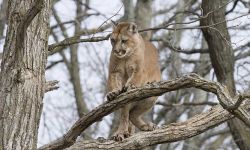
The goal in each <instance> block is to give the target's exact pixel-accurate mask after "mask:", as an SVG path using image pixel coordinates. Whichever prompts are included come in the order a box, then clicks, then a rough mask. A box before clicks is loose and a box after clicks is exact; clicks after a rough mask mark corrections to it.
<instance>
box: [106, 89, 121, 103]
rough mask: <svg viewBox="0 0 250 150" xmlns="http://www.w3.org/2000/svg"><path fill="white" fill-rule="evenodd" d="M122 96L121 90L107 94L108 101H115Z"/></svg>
mask: <svg viewBox="0 0 250 150" xmlns="http://www.w3.org/2000/svg"><path fill="white" fill-rule="evenodd" d="M120 94H121V91H120V90H115V91H112V92H109V93H108V94H107V100H108V101H112V100H114V99H115V98H116V97H117V96H118V95H120Z"/></svg>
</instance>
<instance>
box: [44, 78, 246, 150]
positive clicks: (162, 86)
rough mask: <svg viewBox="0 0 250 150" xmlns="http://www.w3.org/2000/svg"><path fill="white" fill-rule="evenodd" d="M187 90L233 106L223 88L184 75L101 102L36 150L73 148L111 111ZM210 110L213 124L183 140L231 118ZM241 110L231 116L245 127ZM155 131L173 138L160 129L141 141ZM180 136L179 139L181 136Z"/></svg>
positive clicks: (223, 111)
mask: <svg viewBox="0 0 250 150" xmlns="http://www.w3.org/2000/svg"><path fill="white" fill-rule="evenodd" d="M190 87H195V88H198V89H202V90H204V91H208V92H212V93H214V94H216V95H217V97H218V99H219V101H220V103H221V104H223V105H222V106H223V107H226V106H227V103H226V102H228V103H229V104H234V100H233V98H231V97H230V94H229V93H228V91H227V89H226V87H224V86H222V85H221V84H219V83H217V82H212V81H208V80H205V79H203V78H201V77H199V76H198V75H196V74H191V75H186V76H183V77H181V78H176V79H174V80H169V81H161V82H155V83H151V84H147V85H145V86H144V87H141V88H137V89H134V90H131V91H128V92H126V93H122V94H121V95H119V96H118V97H117V98H116V99H115V100H114V101H111V102H105V103H104V104H102V105H100V106H99V107H97V108H95V109H94V110H92V111H91V112H89V113H88V114H86V115H84V116H83V117H82V118H80V119H79V120H78V121H77V122H76V123H75V124H74V125H73V126H72V127H71V129H70V130H69V131H68V132H67V133H66V134H65V135H64V136H63V137H61V138H59V139H58V140H56V141H53V142H52V143H50V144H47V145H45V146H43V147H41V148H40V150H43V149H46V150H48V149H63V148H66V147H69V146H71V145H73V143H74V142H75V140H76V138H77V137H78V136H79V135H80V134H81V133H82V132H83V131H84V130H85V129H86V128H88V127H89V126H90V125H91V124H93V123H94V122H96V121H98V120H100V119H101V118H102V117H104V116H106V115H108V114H110V113H111V112H113V111H114V110H117V109H119V108H121V107H123V106H124V105H126V104H128V103H131V102H135V101H140V100H143V99H145V98H148V97H152V96H159V95H162V94H164V93H165V92H170V91H174V90H178V89H182V88H190ZM214 109H215V110H216V111H215V114H217V113H218V112H219V114H218V115H219V116H216V119H214V118H213V116H210V117H212V120H214V121H215V122H213V124H210V123H211V122H212V121H211V120H209V121H208V122H206V123H204V124H203V126H201V127H200V128H198V129H197V128H196V130H195V131H196V132H194V134H193V135H189V134H186V136H184V137H185V138H187V137H191V136H194V135H196V134H197V131H201V130H206V129H209V128H211V127H214V126H216V125H218V124H219V123H222V122H221V121H223V122H224V121H226V120H227V119H230V118H232V115H231V114H230V113H228V112H227V111H225V110H223V109H222V108H221V107H220V106H214ZM214 109H212V110H214ZM242 109H243V107H242V106H239V108H238V109H237V110H233V111H231V112H232V113H233V114H235V115H236V116H237V117H239V118H240V119H242V120H243V121H244V122H245V123H246V124H247V125H248V126H250V123H249V122H250V120H249V117H248V115H247V114H246V113H244V110H242ZM208 114H210V115H211V114H212V113H211V112H209V113H208ZM202 117H204V116H202ZM205 118H209V117H208V116H207V117H205ZM205 118H203V119H205ZM218 118H219V119H218ZM210 119H211V118H210ZM193 120H196V119H195V118H193ZM198 120H200V119H198ZM201 120H202V119H201ZM196 121H197V120H196ZM189 123H190V124H188V126H192V125H193V121H192V119H191V121H190V122H189ZM200 123H201V122H200ZM177 125H180V128H179V129H178V128H177V129H178V130H174V131H176V132H177V131H179V132H181V133H183V134H184V133H186V132H183V130H184V128H187V126H185V125H183V124H181V123H180V124H177ZM206 125H208V126H206ZM171 129H173V128H171ZM168 130H169V128H168V127H166V131H168ZM158 131H160V133H161V134H163V135H164V136H166V135H165V134H164V133H167V135H168V136H166V137H167V139H168V140H169V137H173V138H174V137H175V135H176V134H173V133H174V132H171V133H172V134H171V135H170V136H169V131H168V132H163V131H165V130H164V129H161V130H157V131H153V132H149V133H143V135H144V136H142V137H147V138H148V137H150V136H152V135H154V133H157V132H158ZM170 131H172V130H170ZM188 132H190V131H188ZM161 134H160V135H161ZM183 134H182V135H181V136H183ZM149 135H150V136H149ZM160 135H157V136H159V137H161V138H162V136H160ZM157 136H153V137H155V138H156V137H157ZM143 139H144V138H143ZM143 139H141V140H142V141H143ZM170 139H171V141H173V139H172V138H170ZM181 139H182V138H181V137H177V138H174V141H177V140H181ZM168 140H166V139H165V140H164V141H161V143H162V142H167V141H168ZM139 141H140V140H139ZM152 142H153V141H151V142H146V143H152ZM144 144H145V143H144ZM154 144H156V143H154ZM136 145H138V143H134V145H133V146H136ZM143 146H145V145H143Z"/></svg>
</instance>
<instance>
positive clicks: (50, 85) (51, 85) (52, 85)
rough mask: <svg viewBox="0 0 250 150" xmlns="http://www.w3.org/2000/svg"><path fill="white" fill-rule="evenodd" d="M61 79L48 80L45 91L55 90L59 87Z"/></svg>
mask: <svg viewBox="0 0 250 150" xmlns="http://www.w3.org/2000/svg"><path fill="white" fill-rule="evenodd" d="M58 83H59V81H57V80H53V81H47V82H46V86H45V92H49V91H53V90H56V89H58V88H59V86H58V85H57V84H58Z"/></svg>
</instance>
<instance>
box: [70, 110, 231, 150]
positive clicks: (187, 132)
mask: <svg viewBox="0 0 250 150" xmlns="http://www.w3.org/2000/svg"><path fill="white" fill-rule="evenodd" d="M232 117H233V115H231V114H230V113H229V112H227V111H226V110H224V109H223V108H222V107H221V106H214V107H213V108H212V109H211V110H209V111H208V112H205V113H202V114H199V115H196V116H194V117H193V118H191V119H189V120H187V121H185V122H179V123H171V124H169V125H167V126H164V127H162V128H161V129H156V130H154V131H151V132H139V133H137V134H135V135H133V136H131V137H130V138H127V139H125V140H124V141H122V142H115V141H112V140H103V141H100V140H99V141H98V140H89V141H87V140H86V141H85V140H81V141H78V142H76V143H75V144H74V145H73V146H71V147H69V148H67V150H81V149H84V150H122V149H123V150H124V149H127V150H135V149H137V150H138V149H142V148H144V147H147V146H151V145H155V144H161V143H170V142H176V141H180V140H184V139H187V138H190V137H193V136H195V135H198V134H201V133H203V132H205V131H206V130H209V129H211V128H213V127H215V126H217V125H219V124H221V123H223V122H225V121H227V120H228V119H231V118H232Z"/></svg>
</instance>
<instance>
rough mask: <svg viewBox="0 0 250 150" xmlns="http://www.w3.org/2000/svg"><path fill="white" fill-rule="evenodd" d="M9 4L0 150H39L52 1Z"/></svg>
mask: <svg viewBox="0 0 250 150" xmlns="http://www.w3.org/2000/svg"><path fill="white" fill-rule="evenodd" d="M8 5H9V6H8V29H7V36H6V40H5V45H4V52H3V58H2V63H1V73H0V133H1V134H0V149H1V150H3V149H4V150H8V149H9V150H12V149H18V150H27V149H36V144H37V132H38V125H39V120H40V114H41V109H42V99H43V96H44V92H45V87H46V84H45V65H46V62H47V51H48V41H47V40H48V33H49V15H50V13H49V8H50V0H44V1H42V0H41V1H40V0H39V1H34V0H19V1H9V3H8Z"/></svg>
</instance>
